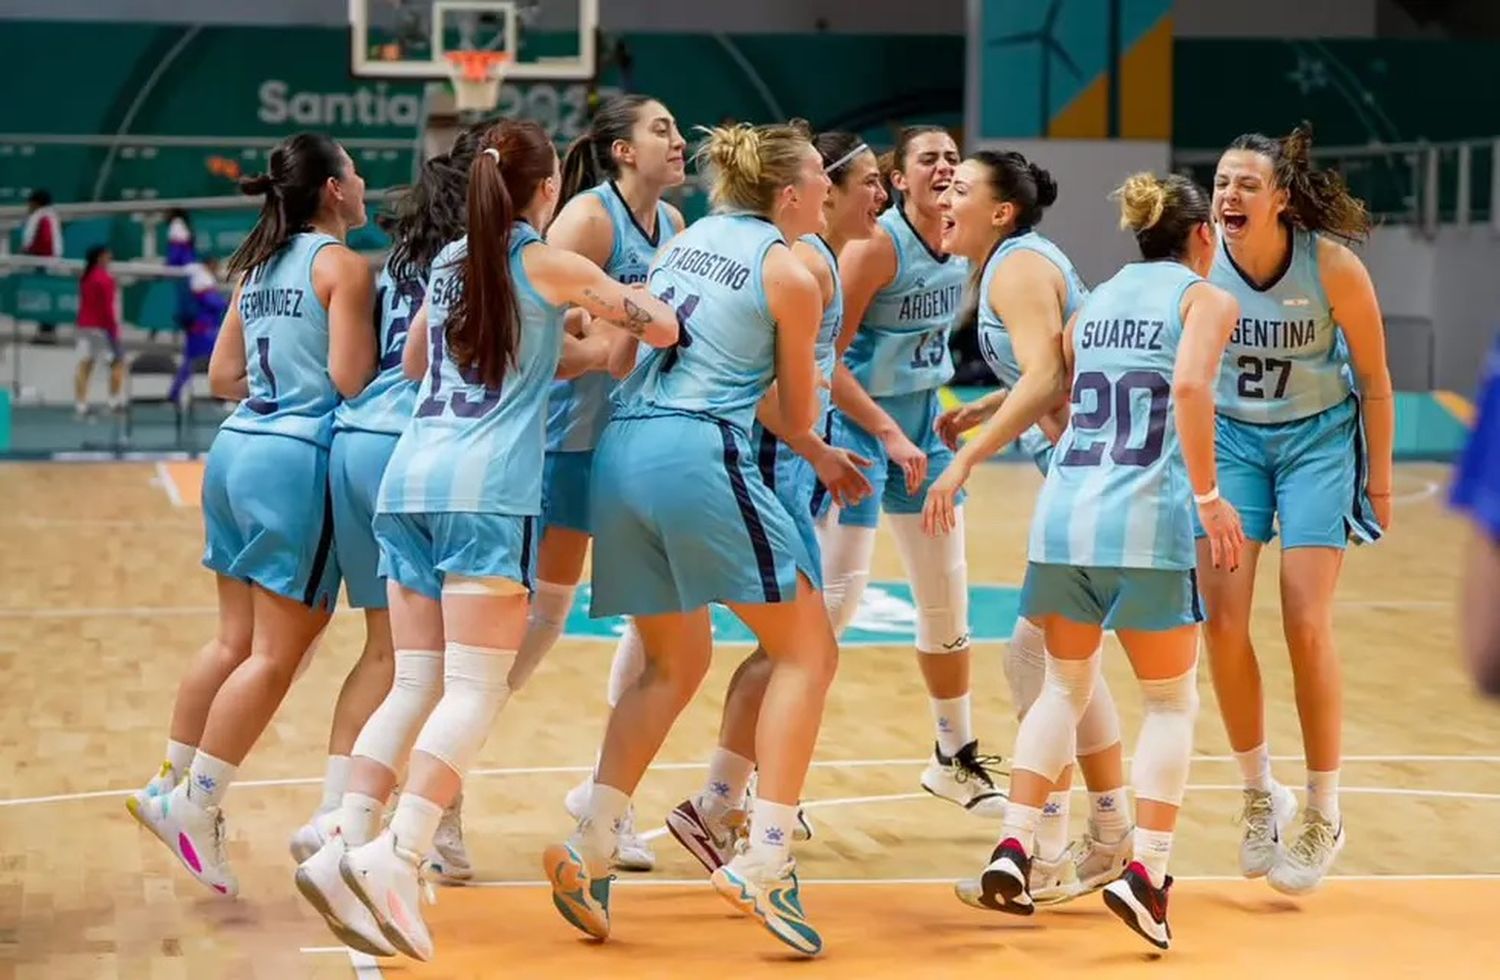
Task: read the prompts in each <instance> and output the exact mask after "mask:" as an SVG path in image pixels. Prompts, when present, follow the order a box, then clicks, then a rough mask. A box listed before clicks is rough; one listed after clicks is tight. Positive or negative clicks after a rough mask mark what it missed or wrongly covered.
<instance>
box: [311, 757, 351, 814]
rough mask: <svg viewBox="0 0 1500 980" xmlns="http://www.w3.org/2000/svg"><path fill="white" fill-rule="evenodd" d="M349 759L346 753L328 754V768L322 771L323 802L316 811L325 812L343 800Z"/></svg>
mask: <svg viewBox="0 0 1500 980" xmlns="http://www.w3.org/2000/svg"><path fill="white" fill-rule="evenodd" d="M350 765H351V762H350V759H349V757H348V756H347V755H330V756H329V757H328V768H327V769H325V770H324V771H323V802H322V803H319V804H318V812H319V813H326V812H327V811H329V810H332V809H333V808H334V807H336V806H338V805H339V804H340V803H342V802H343V800H344V787H345V786H347V785H348V784H349V766H350Z"/></svg>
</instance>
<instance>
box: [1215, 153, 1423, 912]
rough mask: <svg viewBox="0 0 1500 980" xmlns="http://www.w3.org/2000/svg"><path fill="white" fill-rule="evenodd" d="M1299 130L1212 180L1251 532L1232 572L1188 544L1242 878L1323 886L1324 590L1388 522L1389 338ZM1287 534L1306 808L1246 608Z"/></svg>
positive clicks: (1328, 860) (1229, 160) (1235, 445)
mask: <svg viewBox="0 0 1500 980" xmlns="http://www.w3.org/2000/svg"><path fill="white" fill-rule="evenodd" d="M1311 140H1312V134H1311V131H1310V130H1309V129H1308V128H1307V127H1306V126H1305V125H1304V126H1301V127H1298V128H1297V129H1295V130H1293V131H1292V133H1291V134H1290V135H1289V136H1287V137H1285V138H1283V139H1279V140H1277V139H1269V138H1267V137H1265V136H1261V135H1259V134H1252V135H1247V136H1242V137H1240V138H1239V139H1237V140H1235V141H1234V142H1233V143H1232V144H1230V148H1229V149H1228V150H1227V151H1225V153H1224V155H1223V157H1221V158H1220V160H1219V167H1218V171H1217V173H1215V175H1214V216H1215V218H1216V219H1217V220H1218V222H1219V226H1220V228H1221V229H1222V232H1223V237H1222V240H1221V242H1220V247H1219V252H1218V256H1217V258H1215V260H1214V268H1213V272H1212V274H1211V276H1210V278H1211V279H1212V281H1213V282H1214V283H1215V284H1216V285H1218V286H1221V287H1223V288H1224V289H1227V290H1229V292H1230V293H1231V294H1233V295H1234V296H1235V298H1236V299H1238V300H1239V304H1240V313H1241V321H1240V324H1239V328H1238V329H1237V330H1236V331H1235V333H1234V336H1233V337H1231V338H1230V342H1229V350H1228V353H1227V356H1226V358H1225V361H1224V367H1223V371H1222V373H1221V374H1220V376H1219V397H1218V411H1219V422H1218V451H1219V459H1220V460H1221V462H1222V465H1223V478H1224V496H1226V497H1228V498H1229V500H1230V502H1231V503H1233V504H1234V506H1235V507H1236V508H1237V509H1238V510H1239V511H1240V513H1241V514H1242V515H1244V519H1245V535H1246V537H1248V538H1249V539H1250V541H1251V543H1250V545H1249V546H1248V548H1247V550H1246V554H1245V562H1244V564H1242V565H1241V566H1240V568H1239V569H1238V570H1237V571H1232V570H1229V569H1226V568H1213V567H1211V566H1210V564H1209V562H1208V561H1207V560H1206V559H1207V557H1208V551H1207V545H1200V546H1199V559H1200V561H1199V573H1200V575H1201V576H1202V582H1203V598H1204V602H1205V603H1206V604H1207V607H1208V630H1207V639H1208V653H1209V659H1210V662H1211V663H1212V665H1213V681H1214V691H1215V692H1216V693H1217V694H1218V700H1219V711H1220V713H1221V714H1222V715H1223V718H1224V728H1225V730H1226V731H1227V733H1228V735H1229V744H1230V747H1231V748H1232V749H1233V751H1234V754H1235V758H1236V759H1237V760H1238V762H1239V766H1240V774H1241V776H1242V777H1243V778H1244V785H1245V794H1244V808H1243V811H1242V819H1243V822H1244V826H1245V830H1244V837H1243V839H1242V841H1241V843H1240V870H1241V872H1242V873H1244V875H1245V876H1246V877H1249V878H1256V877H1260V876H1262V875H1269V880H1270V883H1271V886H1272V887H1273V888H1275V889H1276V890H1277V891H1280V892H1285V893H1287V894H1293V895H1295V894H1301V893H1304V892H1307V891H1311V890H1312V889H1314V888H1316V887H1317V885H1318V883H1319V882H1320V881H1322V879H1323V876H1324V875H1325V874H1327V872H1328V869H1329V868H1330V867H1331V866H1332V864H1333V861H1334V859H1335V858H1336V857H1337V856H1338V853H1339V851H1340V850H1341V849H1342V848H1343V846H1344V840H1345V835H1344V824H1343V818H1342V816H1341V814H1340V812H1339V799H1338V779H1339V756H1340V744H1339V743H1340V738H1341V730H1342V727H1343V725H1342V721H1343V719H1342V715H1343V695H1342V684H1341V681H1340V677H1339V660H1338V652H1337V650H1336V649H1335V648H1334V642H1333V593H1334V589H1335V588H1336V586H1337V585H1338V577H1339V570H1340V568H1341V567H1342V565H1343V558H1344V547H1345V545H1346V544H1347V542H1348V541H1349V539H1350V538H1351V537H1352V538H1353V539H1354V540H1356V541H1363V542H1369V541H1374V540H1376V539H1377V538H1379V537H1380V534H1381V529H1382V528H1389V527H1390V522H1391V446H1392V441H1393V438H1394V427H1395V421H1394V407H1393V402H1392V397H1391V377H1390V372H1389V370H1388V369H1387V367H1386V356H1385V331H1384V327H1383V325H1382V323H1381V317H1380V305H1379V303H1378V301H1377V300H1376V298H1375V287H1374V286H1373V285H1372V284H1371V282H1370V276H1369V274H1368V273H1367V272H1366V271H1365V267H1364V264H1363V263H1362V262H1361V261H1360V260H1359V258H1358V257H1357V256H1356V255H1355V254H1354V253H1353V252H1352V251H1350V249H1349V248H1348V247H1346V246H1345V245H1343V244H1341V243H1340V242H1338V241H1335V239H1343V240H1345V241H1357V240H1360V239H1362V238H1363V237H1364V236H1365V234H1366V233H1367V232H1368V230H1369V227H1370V217H1369V214H1368V212H1366V210H1365V207H1364V204H1362V203H1361V202H1360V201H1358V200H1356V199H1355V198H1353V197H1351V196H1350V195H1349V191H1348V189H1347V188H1345V186H1344V182H1343V180H1342V179H1341V178H1340V177H1339V176H1338V175H1337V174H1335V173H1332V172H1329V171H1326V170H1315V169H1314V168H1313V166H1312V164H1311V162H1310V160H1309V159H1308V152H1309V149H1310V144H1311ZM1273 524H1274V530H1275V531H1276V532H1278V533H1280V535H1281V609H1282V630H1283V632H1284V634H1285V636H1286V642H1287V647H1288V649H1289V651H1290V653H1291V658H1292V678H1293V681H1294V683H1295V687H1296V694H1297V714H1298V717H1299V718H1300V719H1301V722H1302V741H1303V747H1304V752H1305V754H1306V759H1307V794H1308V795H1307V799H1308V808H1307V810H1306V811H1305V812H1304V813H1303V817H1302V827H1301V829H1300V831H1299V832H1298V833H1297V834H1296V836H1295V837H1294V838H1291V839H1290V840H1289V839H1288V837H1287V831H1288V829H1289V827H1290V824H1291V821H1292V817H1293V815H1294V814H1295V812H1296V798H1295V797H1294V796H1293V795H1292V792H1291V790H1289V789H1287V788H1286V787H1285V786H1282V785H1281V784H1279V783H1277V782H1276V781H1275V780H1273V779H1272V778H1271V756H1270V749H1269V748H1268V746H1267V744H1266V729H1265V705H1264V698H1263V696H1262V694H1261V686H1260V668H1259V666H1258V664H1257V663H1256V657H1255V649H1254V647H1253V646H1252V645H1251V642H1250V609H1251V604H1252V602H1253V600H1254V596H1255V570H1256V565H1257V562H1258V559H1259V557H1260V550H1261V547H1262V546H1263V545H1264V544H1265V543H1266V542H1268V541H1270V540H1271V536H1272V533H1273Z"/></svg>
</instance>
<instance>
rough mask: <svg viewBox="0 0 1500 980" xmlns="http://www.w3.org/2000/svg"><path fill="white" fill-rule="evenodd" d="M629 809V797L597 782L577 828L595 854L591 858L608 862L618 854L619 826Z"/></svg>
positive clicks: (590, 793) (590, 792) (591, 790)
mask: <svg viewBox="0 0 1500 980" xmlns="http://www.w3.org/2000/svg"><path fill="white" fill-rule="evenodd" d="M629 809H630V797H628V796H626V795H625V794H624V793H622V792H620V791H619V790H617V789H615V788H614V787H613V786H606V785H604V784H603V783H600V782H596V783H594V785H593V787H592V788H591V789H590V790H589V802H588V805H587V807H586V808H585V810H584V812H583V820H582V821H581V822H580V823H579V825H578V830H579V833H581V834H582V835H583V842H584V844H585V845H586V846H587V847H588V849H589V850H590V851H592V852H593V854H592V855H589V856H590V857H593V858H595V859H596V860H602V861H606V862H607V861H608V860H609V858H610V857H611V856H612V855H613V854H614V853H615V845H616V844H617V843H618V842H619V840H620V824H621V822H622V821H623V820H624V819H625V811H627V810H629Z"/></svg>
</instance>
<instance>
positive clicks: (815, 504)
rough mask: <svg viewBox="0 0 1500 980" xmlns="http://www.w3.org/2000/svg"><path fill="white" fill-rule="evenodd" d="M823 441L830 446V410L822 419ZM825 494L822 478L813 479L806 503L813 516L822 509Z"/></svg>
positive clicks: (831, 425)
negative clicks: (809, 498)
mask: <svg viewBox="0 0 1500 980" xmlns="http://www.w3.org/2000/svg"><path fill="white" fill-rule="evenodd" d="M823 441H824V442H826V443H828V444H829V445H830V446H831V445H833V413H832V412H829V413H828V415H827V417H826V418H825V419H824V421H823ZM826 496H828V488H827V487H826V486H824V485H823V481H822V480H814V481H813V492H812V501H811V502H810V503H809V505H808V509H809V510H811V511H812V516H813V517H817V516H818V511H820V510H822V509H823V498H824V497H826Z"/></svg>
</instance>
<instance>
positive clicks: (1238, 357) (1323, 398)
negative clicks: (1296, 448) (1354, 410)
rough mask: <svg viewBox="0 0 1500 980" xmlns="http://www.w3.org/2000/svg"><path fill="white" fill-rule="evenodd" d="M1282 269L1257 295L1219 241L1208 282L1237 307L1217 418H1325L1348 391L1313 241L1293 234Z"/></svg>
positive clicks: (1345, 363)
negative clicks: (1315, 416) (1237, 311)
mask: <svg viewBox="0 0 1500 980" xmlns="http://www.w3.org/2000/svg"><path fill="white" fill-rule="evenodd" d="M1291 236H1292V245H1291V252H1290V253H1289V254H1288V256H1287V263H1286V266H1285V267H1284V268H1283V269H1282V271H1281V273H1280V274H1279V275H1278V276H1276V277H1275V278H1274V279H1272V281H1271V284H1270V285H1268V286H1266V287H1264V288H1261V287H1258V286H1256V285H1254V284H1252V283H1251V282H1250V281H1249V279H1247V278H1246V277H1245V274H1244V273H1243V272H1242V271H1241V270H1240V268H1239V266H1238V265H1236V264H1235V261H1234V259H1233V258H1231V257H1230V255H1229V246H1228V245H1227V244H1225V242H1224V240H1223V239H1222V238H1221V239H1220V240H1219V250H1218V253H1217V254H1216V255H1215V256H1214V266H1213V271H1212V272H1211V273H1210V274H1209V281H1211V282H1212V283H1213V284H1214V285H1216V286H1219V287H1221V288H1223V289H1224V290H1226V291H1227V292H1228V293H1229V294H1230V295H1231V296H1233V297H1234V298H1235V299H1236V300H1238V301H1239V304H1240V322H1239V324H1238V325H1237V326H1236V327H1235V330H1234V333H1233V334H1231V335H1230V337H1229V346H1228V347H1227V348H1226V349H1225V351H1224V364H1223V366H1222V367H1221V368H1220V370H1219V389H1218V395H1217V406H1218V411H1219V414H1221V415H1227V416H1229V417H1230V418H1234V419H1239V420H1240V421H1242V422H1253V423H1256V424H1260V425H1264V424H1267V423H1273V422H1295V421H1297V420H1298V419H1305V418H1308V417H1309V416H1313V415H1317V414H1318V413H1319V412H1323V411H1326V410H1327V409H1330V408H1332V407H1334V406H1335V405H1337V404H1339V403H1340V402H1343V401H1345V400H1347V399H1348V397H1349V395H1350V393H1351V392H1352V390H1353V389H1352V387H1351V384H1350V381H1351V372H1350V369H1349V352H1348V348H1347V347H1346V346H1345V343H1344V339H1343V335H1342V334H1341V333H1340V332H1339V329H1338V325H1337V324H1335V323H1334V321H1333V312H1332V310H1331V308H1330V307H1329V305H1328V297H1327V295H1325V294H1324V292H1323V280H1322V278H1321V277H1320V276H1319V275H1318V236H1317V235H1316V234H1314V233H1312V232H1308V231H1301V230H1297V229H1293V230H1292V232H1291Z"/></svg>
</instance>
